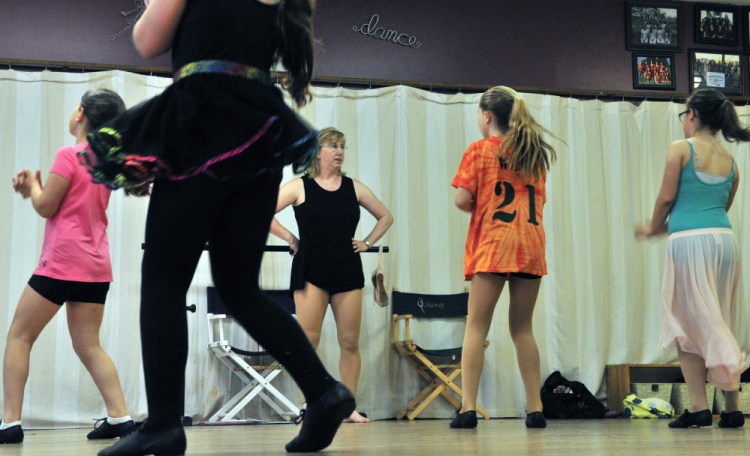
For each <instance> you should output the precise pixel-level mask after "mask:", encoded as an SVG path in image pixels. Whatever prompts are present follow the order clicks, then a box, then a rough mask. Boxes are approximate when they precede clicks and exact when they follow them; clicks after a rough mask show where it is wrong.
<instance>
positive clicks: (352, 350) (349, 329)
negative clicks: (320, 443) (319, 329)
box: [331, 289, 370, 423]
mask: <svg viewBox="0 0 750 456" xmlns="http://www.w3.org/2000/svg"><path fill="white" fill-rule="evenodd" d="M331 309H332V310H333V317H334V319H335V320H336V334H337V336H338V342H339V348H340V350H341V356H340V358H339V372H340V374H341V381H342V383H343V384H344V385H346V387H347V388H349V390H351V392H352V394H354V396H355V397H356V395H357V384H358V383H359V375H360V372H361V370H362V356H361V355H360V352H359V335H360V328H361V326H362V290H361V289H359V290H352V291H347V292H344V293H336V294H335V295H333V296H332V297H331ZM344 421H345V422H350V423H367V422H369V421H370V420H369V419H367V418H365V417H363V416H362V415H360V414H359V413H358V412H357V411H356V410H355V411H354V412H353V413H352V415H351V416H350V417H349V418H347V419H345V420H344Z"/></svg>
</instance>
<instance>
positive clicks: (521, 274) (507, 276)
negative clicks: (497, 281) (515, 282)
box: [495, 272, 542, 280]
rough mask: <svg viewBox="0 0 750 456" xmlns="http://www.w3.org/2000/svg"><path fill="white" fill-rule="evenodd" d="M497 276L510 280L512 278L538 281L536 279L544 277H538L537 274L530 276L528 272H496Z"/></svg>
mask: <svg viewBox="0 0 750 456" xmlns="http://www.w3.org/2000/svg"><path fill="white" fill-rule="evenodd" d="M495 274H497V275H499V276H500V277H503V278H505V279H510V278H511V277H518V278H519V279H526V280H536V279H541V278H542V276H538V275H536V274H529V273H528V272H496V273H495Z"/></svg>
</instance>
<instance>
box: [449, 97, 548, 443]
mask: <svg viewBox="0 0 750 456" xmlns="http://www.w3.org/2000/svg"><path fill="white" fill-rule="evenodd" d="M478 113H479V116H478V125H479V131H480V132H481V133H482V136H483V137H484V139H482V140H479V141H477V142H475V143H473V144H471V145H470V146H469V148H468V149H467V150H466V152H464V155H463V158H462V159H461V165H460V167H459V169H458V172H457V173H456V177H455V178H454V179H453V182H452V184H451V185H453V186H454V187H456V197H455V203H456V206H457V207H458V208H459V209H461V210H462V211H466V212H470V213H471V221H470V223H469V231H468V234H467V237H466V247H465V252H464V278H465V279H466V280H470V281H471V291H470V292H469V312H468V318H467V323H466V333H465V334H464V342H463V353H462V360H461V368H462V376H463V380H462V383H463V393H464V394H463V403H462V405H461V410H459V411H458V412H457V413H456V417H455V418H454V419H453V421H452V422H451V425H450V426H451V427H452V428H474V427H476V426H477V417H476V403H477V392H478V390H479V380H480V377H481V375H482V368H483V364H484V341H485V339H486V338H487V334H488V333H489V330H490V323H491V322H492V315H493V313H494V311H495V305H496V304H497V300H498V299H499V297H500V293H501V292H502V291H503V287H504V286H505V283H506V282H508V283H509V286H510V309H509V314H510V334H511V337H512V339H513V344H514V345H515V347H516V355H517V357H518V367H519V369H520V371H521V378H522V379H523V384H524V388H525V390H526V411H527V415H526V426H527V427H535V428H543V427H546V425H547V424H546V421H545V419H544V415H542V400H541V397H540V392H539V391H540V390H539V389H540V385H541V374H540V367H539V350H538V348H537V345H536V341H535V340H534V334H533V332H532V328H531V319H532V315H533V312H534V304H535V303H536V297H537V294H538V293H539V286H540V284H541V277H542V276H543V275H545V274H547V263H546V261H545V256H544V249H545V237H544V228H543V227H542V209H543V206H544V202H545V200H546V197H545V180H546V174H547V170H548V169H549V166H550V163H551V162H552V161H554V160H555V158H556V154H555V150H554V149H553V148H552V146H550V145H549V144H547V143H546V142H545V141H544V139H543V138H542V134H543V133H544V132H545V131H546V129H545V128H544V127H542V126H541V125H540V124H538V123H537V122H536V121H535V120H534V118H533V117H531V114H530V113H529V109H528V107H527V106H526V103H525V102H524V101H523V99H521V98H520V97H519V96H518V94H517V93H516V91H515V90H513V89H511V88H509V87H504V86H497V87H493V88H491V89H489V90H488V91H487V92H485V93H484V94H482V97H481V98H480V100H479V110H478Z"/></svg>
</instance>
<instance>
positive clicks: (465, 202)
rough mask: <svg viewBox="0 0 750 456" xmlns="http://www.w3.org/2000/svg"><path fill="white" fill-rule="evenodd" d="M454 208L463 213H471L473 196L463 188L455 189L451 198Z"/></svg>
mask: <svg viewBox="0 0 750 456" xmlns="http://www.w3.org/2000/svg"><path fill="white" fill-rule="evenodd" d="M453 202H454V203H455V204H456V207H457V208H459V209H461V210H462V211H464V212H471V210H472V209H473V208H474V195H473V194H472V193H471V192H470V191H468V190H466V189H465V188H463V187H457V188H456V196H455V197H454V198H453Z"/></svg>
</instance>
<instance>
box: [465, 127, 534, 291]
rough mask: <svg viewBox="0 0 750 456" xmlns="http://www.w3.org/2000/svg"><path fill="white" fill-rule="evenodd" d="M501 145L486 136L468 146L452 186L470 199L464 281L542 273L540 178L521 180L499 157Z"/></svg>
mask: <svg viewBox="0 0 750 456" xmlns="http://www.w3.org/2000/svg"><path fill="white" fill-rule="evenodd" d="M501 141H502V140H501V139H500V138H496V137H489V138H486V139H482V140H479V141H476V142H474V143H472V144H471V145H470V146H469V148H468V149H466V152H464V156H463V158H462V159H461V165H460V166H459V168H458V172H456V177H454V178H453V182H452V183H451V185H452V186H454V187H456V188H458V187H461V188H465V189H466V190H468V191H470V192H471V193H472V195H474V208H473V210H472V212H471V221H470V222H469V232H468V234H467V235H466V247H465V249H464V278H465V280H471V278H472V277H473V276H474V274H475V273H477V272H498V273H507V272H524V273H527V274H534V275H539V276H542V275H545V274H547V262H546V260H545V256H544V249H545V236H544V227H543V226H542V210H543V209H544V203H545V201H546V199H547V198H546V194H545V188H544V187H545V177H541V178H540V180H539V181H534V180H533V178H532V179H531V180H528V179H523V178H522V177H521V176H520V175H519V174H518V173H516V172H513V171H511V170H509V169H507V166H506V165H505V163H504V162H501V160H500V158H499V155H500V142H501ZM530 196H533V197H530Z"/></svg>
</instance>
